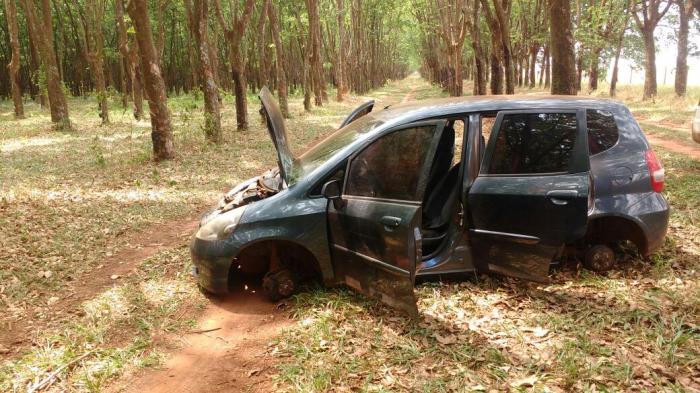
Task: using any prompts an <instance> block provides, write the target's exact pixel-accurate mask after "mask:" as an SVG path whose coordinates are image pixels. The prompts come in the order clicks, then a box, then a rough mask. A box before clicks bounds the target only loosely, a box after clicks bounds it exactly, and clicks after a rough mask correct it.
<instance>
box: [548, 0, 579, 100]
mask: <svg viewBox="0 0 700 393" xmlns="http://www.w3.org/2000/svg"><path fill="white" fill-rule="evenodd" d="M549 20H550V21H551V27H550V42H551V46H552V49H551V51H552V90H551V91H552V94H568V95H576V60H575V54H574V37H573V34H572V32H571V9H570V3H569V0H549Z"/></svg>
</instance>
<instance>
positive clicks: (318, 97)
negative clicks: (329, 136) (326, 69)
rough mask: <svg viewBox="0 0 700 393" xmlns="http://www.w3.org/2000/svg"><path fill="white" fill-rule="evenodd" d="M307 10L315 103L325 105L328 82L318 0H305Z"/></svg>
mask: <svg viewBox="0 0 700 393" xmlns="http://www.w3.org/2000/svg"><path fill="white" fill-rule="evenodd" d="M305 1H306V10H307V12H308V15H309V42H310V44H311V45H310V46H311V48H310V50H311V53H310V60H311V73H310V74H311V83H312V85H313V89H314V103H315V104H316V106H322V105H323V99H324V97H325V96H326V95H327V93H326V91H325V90H326V84H325V80H324V78H323V64H322V60H321V23H320V21H319V16H318V0H305Z"/></svg>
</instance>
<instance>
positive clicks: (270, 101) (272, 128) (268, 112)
mask: <svg viewBox="0 0 700 393" xmlns="http://www.w3.org/2000/svg"><path fill="white" fill-rule="evenodd" d="M258 97H259V98H260V102H261V103H262V108H261V109H260V112H261V114H262V115H263V116H265V119H266V122H267V130H268V132H269V133H270V137H271V138H272V142H273V143H274V144H275V149H276V150H277V165H278V166H279V170H280V176H281V177H282V179H283V180H284V182H285V183H287V184H289V180H290V175H291V173H292V166H293V164H294V161H295V160H296V157H295V156H294V155H293V154H292V150H291V149H290V147H289V139H288V137H287V127H286V125H285V123H284V117H282V112H281V111H280V107H279V105H278V104H277V100H275V97H273V95H272V93H271V92H270V90H269V89H268V88H267V86H265V87H263V88H262V89H261V90H260V93H259V94H258Z"/></svg>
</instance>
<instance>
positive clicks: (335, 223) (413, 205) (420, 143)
mask: <svg viewBox="0 0 700 393" xmlns="http://www.w3.org/2000/svg"><path fill="white" fill-rule="evenodd" d="M444 126H445V121H442V120H439V121H429V122H420V123H413V124H409V125H404V126H401V127H399V128H397V129H395V130H392V131H391V132H389V133H388V134H385V135H384V136H382V137H380V138H379V139H377V140H376V141H373V142H372V143H370V144H369V145H368V146H367V147H365V148H364V149H363V150H361V151H359V152H358V153H356V154H355V155H354V156H353V157H351V158H350V159H349V163H348V167H347V169H346V179H345V182H344V187H343V189H344V192H343V195H342V198H341V200H340V201H335V202H336V203H329V204H328V223H329V231H330V243H331V254H332V259H333V265H334V271H335V276H336V277H337V279H338V280H339V281H340V282H343V283H345V284H347V285H348V286H349V287H351V288H353V289H355V290H357V291H359V292H361V293H364V294H366V295H368V296H371V297H374V298H377V299H379V300H380V301H382V302H384V303H386V304H388V305H390V306H392V307H395V308H398V309H401V310H403V311H405V312H407V313H408V314H410V315H417V314H418V309H417V307H416V298H415V295H414V293H413V285H414V281H415V270H416V262H417V261H419V260H420V259H421V246H422V244H421V243H422V238H421V232H420V226H421V219H422V210H421V201H422V199H423V193H424V191H425V184H426V178H427V174H428V170H429V166H430V164H431V163H432V158H433V157H434V155H435V149H436V146H437V142H438V140H439V139H440V135H441V134H442V129H443V128H444ZM401 132H407V133H411V132H413V133H414V134H415V136H413V137H411V138H409V139H406V140H404V142H406V141H409V142H411V143H408V142H406V145H405V146H406V149H398V150H394V149H396V145H395V144H393V143H390V141H392V140H391V139H389V136H392V137H398V138H401V137H400V134H398V133H401ZM382 138H387V139H386V140H384V143H385V144H384V145H383V146H384V147H383V148H386V149H389V150H388V151H387V150H382V149H383V148H379V146H381V145H380V144H375V143H377V142H379V141H381V140H382ZM414 138H418V139H414ZM399 140H400V139H397V140H396V141H399ZM413 142H415V143H413ZM363 152H366V154H365V153H363ZM387 153H392V154H387ZM411 157H414V158H415V159H413V158H411ZM354 164H355V165H356V166H353V165H354ZM373 164H374V165H377V166H373ZM377 167H381V170H379V171H377V170H376V168H377ZM394 171H399V172H400V171H404V172H403V176H402V173H393V172H394ZM414 171H415V172H414ZM389 176H392V177H391V178H390V177H389ZM375 183H376V187H375ZM407 184H410V187H408V186H406V185H407ZM389 195H394V197H388V196H389ZM398 196H403V197H405V198H402V199H397V197H398Z"/></svg>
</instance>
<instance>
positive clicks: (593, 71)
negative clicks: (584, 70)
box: [588, 48, 602, 92]
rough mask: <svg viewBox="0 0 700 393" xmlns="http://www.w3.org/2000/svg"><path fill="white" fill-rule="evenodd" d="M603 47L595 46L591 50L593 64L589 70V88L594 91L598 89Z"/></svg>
mask: <svg viewBox="0 0 700 393" xmlns="http://www.w3.org/2000/svg"><path fill="white" fill-rule="evenodd" d="M601 51H602V48H594V49H593V50H591V64H590V69H589V70H588V90H589V91H590V92H594V91H596V90H598V78H599V65H598V63H599V61H600V60H599V59H600V53H601Z"/></svg>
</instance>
